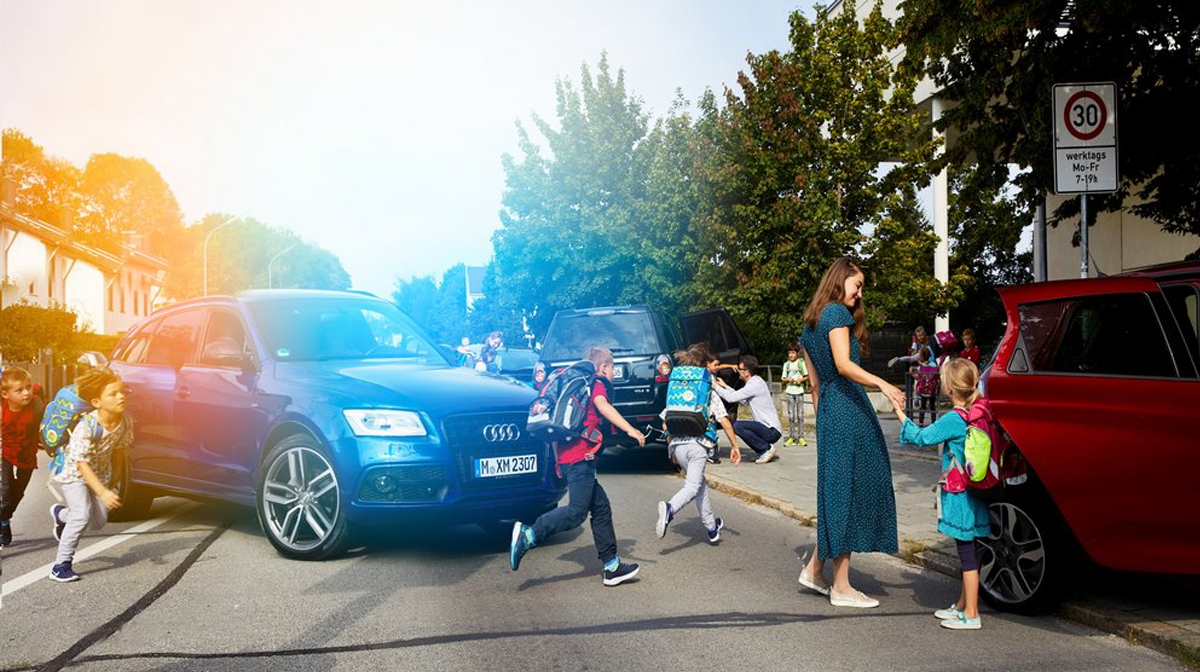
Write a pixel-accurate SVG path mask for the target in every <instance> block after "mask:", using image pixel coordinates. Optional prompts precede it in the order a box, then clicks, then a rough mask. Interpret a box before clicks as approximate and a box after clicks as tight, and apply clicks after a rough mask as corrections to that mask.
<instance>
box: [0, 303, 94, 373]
mask: <svg viewBox="0 0 1200 672" xmlns="http://www.w3.org/2000/svg"><path fill="white" fill-rule="evenodd" d="M76 317H77V316H76V314H75V312H74V311H72V310H70V309H69V308H64V307H63V306H60V305H58V304H55V305H53V306H51V307H49V308H45V307H42V306H35V305H33V304H31V303H29V302H28V301H19V302H17V303H14V304H12V305H10V306H6V307H5V308H4V309H3V310H0V353H3V355H4V360H5V361H9V362H32V361H36V360H37V359H38V351H39V350H41V349H43V348H50V349H51V350H53V351H54V359H55V363H57V364H64V363H66V362H69V361H71V360H73V359H74V358H75V357H76V356H77V355H78V354H79V352H78V346H77V343H76V338H77V336H78V334H79V332H78V331H77V329H76V327H75V321H76Z"/></svg>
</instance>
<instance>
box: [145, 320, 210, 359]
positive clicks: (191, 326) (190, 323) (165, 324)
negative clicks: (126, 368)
mask: <svg viewBox="0 0 1200 672" xmlns="http://www.w3.org/2000/svg"><path fill="white" fill-rule="evenodd" d="M203 317H204V310H203V309H200V308H196V309H192V310H181V311H179V312H177V313H172V314H170V315H167V316H166V317H164V318H162V321H161V322H159V327H158V331H156V332H155V333H154V338H152V339H151V340H150V347H149V348H148V349H147V351H146V357H145V362H144V363H146V364H149V365H151V366H183V365H186V364H192V363H194V362H195V354H196V338H197V337H198V336H199V332H200V321H201V319H202V318H203Z"/></svg>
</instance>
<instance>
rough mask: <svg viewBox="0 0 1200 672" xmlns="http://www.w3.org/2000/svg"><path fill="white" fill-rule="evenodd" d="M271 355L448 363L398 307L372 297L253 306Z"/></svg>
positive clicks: (285, 358) (296, 358) (310, 359)
mask: <svg viewBox="0 0 1200 672" xmlns="http://www.w3.org/2000/svg"><path fill="white" fill-rule="evenodd" d="M250 313H251V314H252V315H253V317H254V322H255V324H256V325H258V328H259V329H260V330H261V331H262V334H263V336H264V338H265V339H266V342H267V347H268V348H269V352H270V353H271V356H272V357H274V358H275V359H278V360H282V361H289V362H314V361H323V360H329V359H396V358H404V359H415V360H420V361H421V362H423V363H429V364H438V365H445V364H448V362H447V361H446V359H445V358H444V357H443V356H442V355H441V353H439V352H438V350H437V348H435V347H434V346H433V344H432V343H431V342H430V341H429V340H428V339H427V338H426V337H425V335H424V334H422V333H421V330H420V329H418V328H417V326H416V325H415V324H413V322H412V321H411V320H410V319H408V317H407V316H405V315H404V314H403V313H401V312H400V310H399V309H397V308H396V307H395V306H393V305H392V304H390V303H387V302H385V301H373V300H370V299H363V300H355V299H340V298H337V299H335V298H330V299H288V300H273V301H258V302H254V303H252V304H250Z"/></svg>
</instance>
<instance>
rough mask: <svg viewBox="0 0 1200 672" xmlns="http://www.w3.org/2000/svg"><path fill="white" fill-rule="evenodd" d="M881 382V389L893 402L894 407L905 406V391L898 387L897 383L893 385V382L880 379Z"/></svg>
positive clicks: (900, 407)
mask: <svg viewBox="0 0 1200 672" xmlns="http://www.w3.org/2000/svg"><path fill="white" fill-rule="evenodd" d="M880 383H881V384H880V386H879V391H880V392H883V394H884V396H886V397H887V399H888V401H890V402H891V403H892V408H893V409H902V408H904V393H903V392H901V391H900V389H899V388H897V387H896V386H895V385H892V384H891V383H887V382H884V381H880Z"/></svg>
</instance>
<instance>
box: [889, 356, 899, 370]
mask: <svg viewBox="0 0 1200 672" xmlns="http://www.w3.org/2000/svg"><path fill="white" fill-rule="evenodd" d="M898 361H900V358H899V357H892V358H891V359H889V360H888V367H887V368H889V369H890V368H892V367H893V366H895V365H896V362H898Z"/></svg>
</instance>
